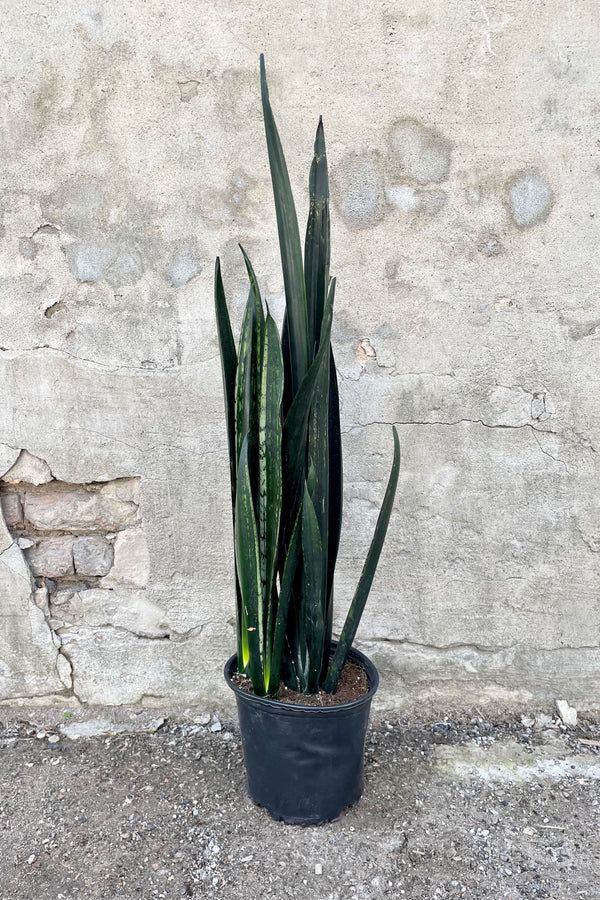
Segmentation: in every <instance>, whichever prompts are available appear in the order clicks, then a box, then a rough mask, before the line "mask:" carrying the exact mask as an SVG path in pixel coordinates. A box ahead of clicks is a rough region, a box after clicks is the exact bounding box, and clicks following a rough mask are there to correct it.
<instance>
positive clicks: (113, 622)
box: [51, 588, 171, 639]
mask: <svg viewBox="0 0 600 900" xmlns="http://www.w3.org/2000/svg"><path fill="white" fill-rule="evenodd" d="M51 614H52V619H53V621H54V622H55V623H56V627H59V628H64V627H66V628H118V629H123V630H125V631H129V632H131V634H133V635H135V636H136V637H140V638H153V639H156V638H168V637H169V635H170V633H171V626H170V623H169V619H168V615H167V613H166V612H165V611H164V610H163V609H161V608H160V607H159V606H158V605H157V604H156V603H153V602H152V601H151V600H148V599H147V597H145V596H144V591H136V590H131V588H122V589H121V590H104V589H102V588H89V589H85V588H83V589H79V590H63V591H59V593H58V594H57V595H56V597H55V598H53V599H52V607H51Z"/></svg>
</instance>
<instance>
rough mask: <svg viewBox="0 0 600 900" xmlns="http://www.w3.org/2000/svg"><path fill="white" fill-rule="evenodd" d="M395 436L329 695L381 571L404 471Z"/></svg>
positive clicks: (329, 681)
mask: <svg viewBox="0 0 600 900" xmlns="http://www.w3.org/2000/svg"><path fill="white" fill-rule="evenodd" d="M393 432H394V461H393V463H392V471H391V472H390V478H389V481H388V486H387V488H386V492H385V497H384V498H383V504H382V506H381V511H380V513H379V517H378V519H377V525H376V526H375V534H374V535H373V540H372V541H371V546H370V548H369V552H368V554H367V558H366V560H365V564H364V566H363V570H362V573H361V576H360V580H359V582H358V587H357V588H356V593H355V594H354V597H353V599H352V603H351V604H350V609H349V610H348V615H347V616H346V621H345V623H344V627H343V629H342V634H341V636H340V640H339V642H338V645H337V647H336V650H335V653H334V655H333V659H332V661H331V664H330V666H329V670H328V672H327V677H326V679H325V682H324V684H323V689H324V690H325V691H327V692H328V693H333V692H334V691H335V689H336V687H337V683H338V681H339V677H340V675H341V673H342V669H343V668H344V665H345V663H346V659H347V658H348V653H349V652H350V648H351V647H352V642H353V641H354V638H355V636H356V631H357V628H358V625H359V622H360V618H361V616H362V614H363V610H364V608H365V603H366V602H367V597H368V596H369V591H370V590H371V585H372V583H373V578H374V576H375V570H376V568H377V563H378V562H379V557H380V555H381V549H382V547H383V542H384V540H385V535H386V532H387V527H388V524H389V521H390V515H391V513H392V507H393V505H394V497H395V494H396V487H397V485H398V473H399V471H400V441H399V440H398V432H397V431H396V427H395V426H394V428H393Z"/></svg>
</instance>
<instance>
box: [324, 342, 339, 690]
mask: <svg viewBox="0 0 600 900" xmlns="http://www.w3.org/2000/svg"><path fill="white" fill-rule="evenodd" d="M328 413H329V423H328V432H329V524H328V529H327V536H328V546H327V593H326V597H327V609H326V614H325V647H327V648H329V645H330V644H331V628H332V620H333V577H334V573H335V564H336V561H337V555H338V548H339V545H340V534H341V531H342V495H343V474H342V432H341V427H340V401H339V394H338V384H337V373H336V371H335V361H334V358H333V351H332V352H331V354H330V356H329V406H328ZM325 663H327V656H326V657H325ZM323 677H325V672H323Z"/></svg>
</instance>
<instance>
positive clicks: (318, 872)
mask: <svg viewBox="0 0 600 900" xmlns="http://www.w3.org/2000/svg"><path fill="white" fill-rule="evenodd" d="M322 874H323V866H322V865H321V863H315V875H322Z"/></svg>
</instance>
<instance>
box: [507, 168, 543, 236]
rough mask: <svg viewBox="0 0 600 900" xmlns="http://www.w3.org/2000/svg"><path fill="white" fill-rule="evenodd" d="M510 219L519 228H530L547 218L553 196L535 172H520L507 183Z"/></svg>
mask: <svg viewBox="0 0 600 900" xmlns="http://www.w3.org/2000/svg"><path fill="white" fill-rule="evenodd" d="M507 192H508V208H509V212H510V216H511V219H512V220H513V222H514V223H515V225H517V226H518V227H519V228H531V227H532V226H533V225H538V224H539V223H540V222H543V221H544V219H547V218H548V216H549V214H550V210H551V209H552V204H553V202H554V196H553V193H552V189H551V187H550V185H549V184H548V182H547V181H546V180H545V179H544V178H542V176H541V175H538V173H537V172H520V173H519V174H517V175H515V176H514V177H513V178H512V179H511V180H510V181H509V183H508V185H507Z"/></svg>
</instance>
